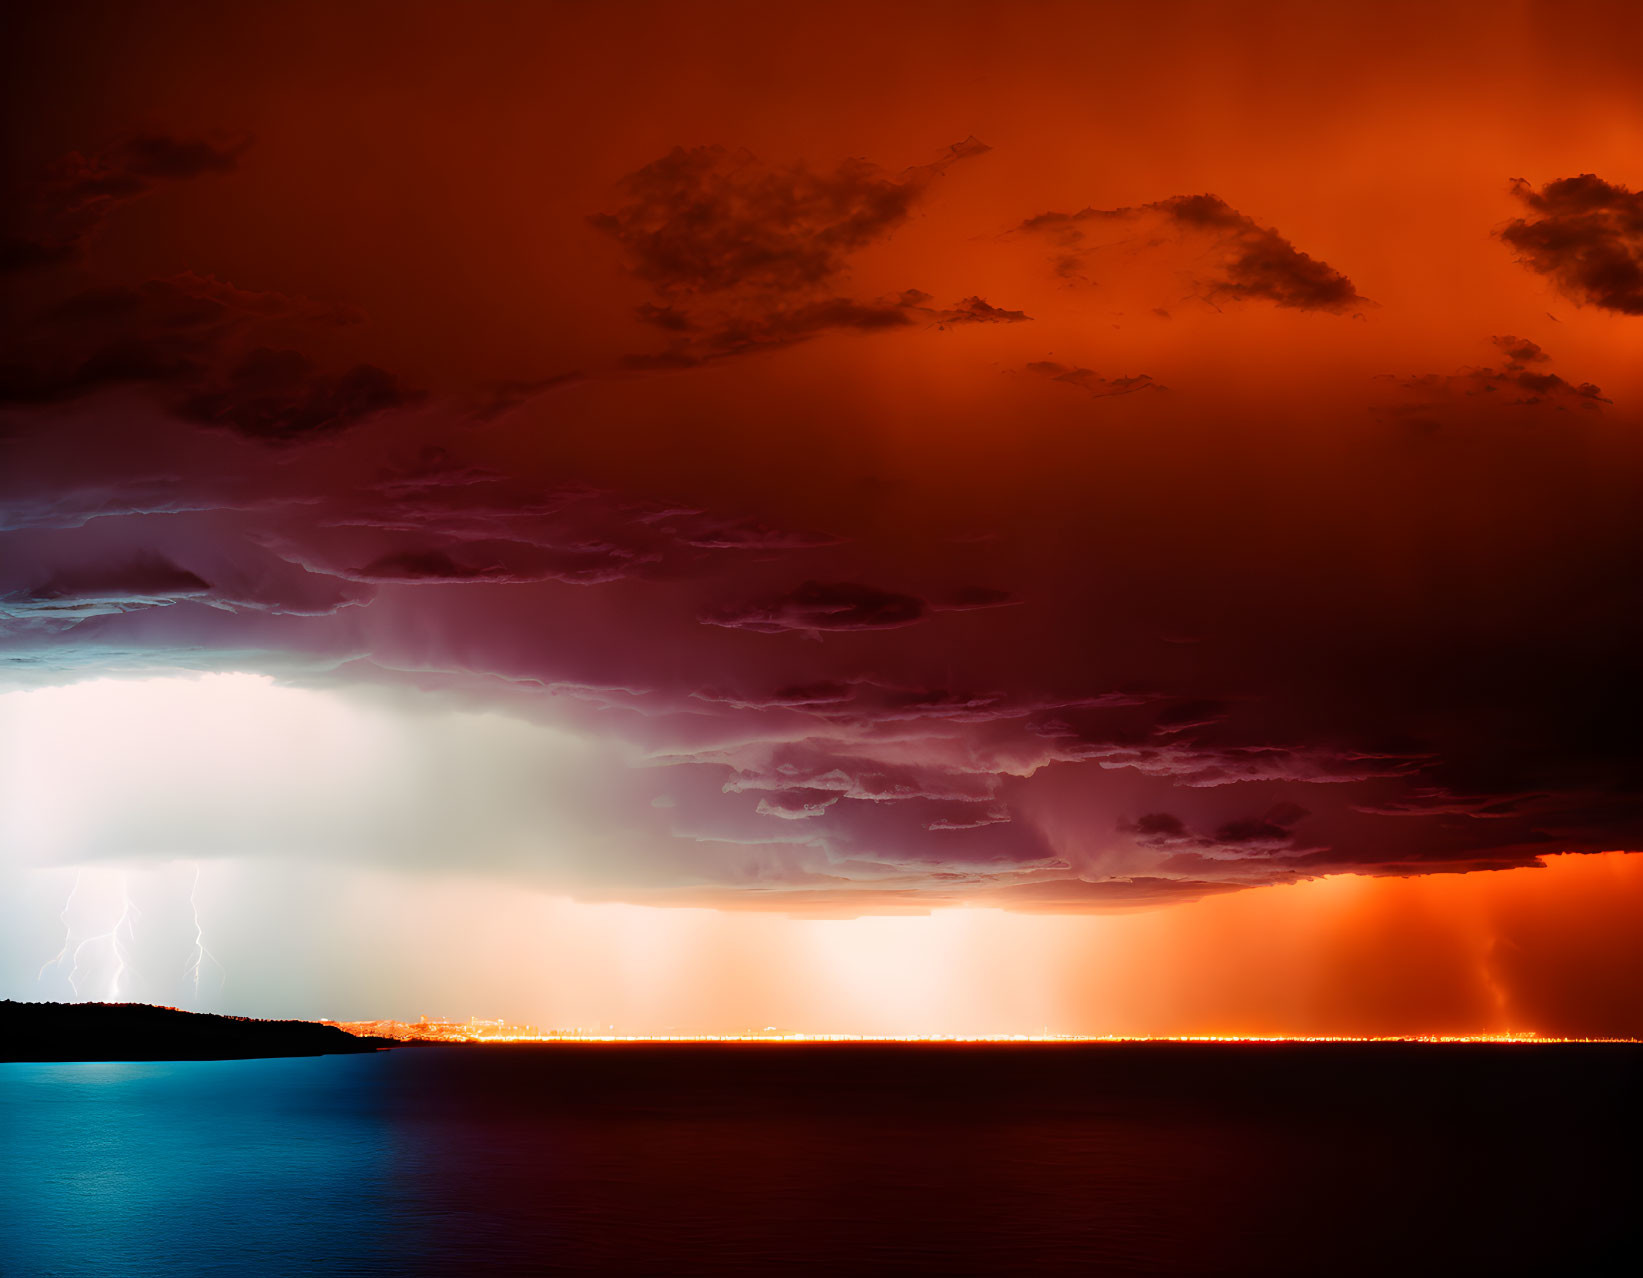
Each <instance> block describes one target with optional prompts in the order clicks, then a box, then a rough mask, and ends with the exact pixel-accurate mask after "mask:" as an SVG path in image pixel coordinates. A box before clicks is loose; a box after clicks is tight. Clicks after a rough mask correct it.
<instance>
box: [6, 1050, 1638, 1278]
mask: <svg viewBox="0 0 1643 1278" xmlns="http://www.w3.org/2000/svg"><path fill="white" fill-rule="evenodd" d="M1640 1085H1643V1048H1638V1047H1632V1046H1625V1045H1571V1046H1551V1045H1543V1046H1532V1047H1531V1046H1483V1045H1444V1046H1438V1045H1414V1044H1410V1045H1397V1044H1363V1045H1343V1044H1292V1045H1281V1046H1275V1045H1253V1044H1240V1045H1226V1046H1218V1045H1191V1044H1186V1045H1169V1044H1110V1045H1109V1044H1089V1045H1082V1044H1081V1045H1070V1044H1069V1045H1057V1044H1043V1045H1023V1046H976V1047H954V1046H935V1045H928V1046H921V1045H907V1046H869V1045H861V1044H848V1045H806V1046H769V1045H677V1046H649V1045H644V1046H636V1045H613V1046H534V1045H533V1046H482V1047H439V1046H424V1047H407V1048H402V1049H399V1050H396V1051H393V1052H386V1053H380V1054H376V1055H367V1056H334V1057H320V1058H313V1059H299V1060H256V1061H212V1062H189V1063H162V1064H151V1063H150V1064H47V1065H38V1064H5V1065H0V1273H4V1274H5V1275H7V1276H8V1278H10V1276H12V1275H16V1276H18V1278H22V1276H24V1275H30V1276H32V1275H48V1274H64V1275H67V1274H96V1275H110V1276H116V1275H151V1274H152V1275H167V1276H178V1278H180V1276H184V1275H195V1274H213V1275H242V1274H467V1273H476V1274H516V1273H517V1274H525V1273H555V1272H596V1271H604V1272H621V1273H638V1274H754V1273H759V1274H763V1273H814V1274H854V1273H863V1272H907V1273H912V1272H932V1273H942V1274H980V1273H991V1274H1022V1273H1049V1272H1078V1273H1109V1274H1224V1273H1249V1274H1275V1273H1284V1274H1339V1273H1400V1274H1411V1273H1414V1274H1418V1273H1428V1272H1438V1271H1441V1270H1449V1271H1457V1270H1458V1271H1460V1272H1462V1273H1484V1272H1494V1273H1500V1272H1526V1271H1534V1270H1539V1271H1541V1272H1545V1273H1551V1274H1576V1273H1628V1272H1631V1273H1635V1272H1639V1270H1638V1269H1635V1268H1632V1264H1633V1263H1635V1262H1636V1261H1637V1260H1638V1257H1639V1255H1640V1253H1643V1145H1640V1136H1643V1130H1640V1113H1643V1110H1640V1105H1643V1096H1640Z"/></svg>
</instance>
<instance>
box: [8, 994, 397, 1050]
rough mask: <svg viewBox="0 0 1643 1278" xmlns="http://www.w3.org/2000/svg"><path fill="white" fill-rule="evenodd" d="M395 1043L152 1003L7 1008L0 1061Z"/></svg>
mask: <svg viewBox="0 0 1643 1278" xmlns="http://www.w3.org/2000/svg"><path fill="white" fill-rule="evenodd" d="M393 1046H394V1043H393V1041H392V1040H391V1039H385V1038H367V1037H363V1036H360V1035H355V1034H350V1033H348V1032H347V1031H346V1030H340V1029H337V1028H336V1027H335V1026H333V1025H317V1024H315V1023H314V1022H312V1021H257V1020H251V1019H249V1018H248V1017H243V1016H215V1015H211V1014H209V1013H205V1012H184V1011H182V1010H180V1009H179V1008H175V1007H150V1006H149V1005H148V1004H146V1003H14V1002H12V1001H11V1000H10V999H6V1000H4V1001H0V1061H223V1060H246V1059H250V1058H252V1057H258V1056H330V1055H335V1054H341V1053H352V1052H376V1051H381V1050H383V1049H384V1048H389V1047H393Z"/></svg>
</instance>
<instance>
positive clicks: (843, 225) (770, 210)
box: [590, 138, 1025, 371]
mask: <svg viewBox="0 0 1643 1278" xmlns="http://www.w3.org/2000/svg"><path fill="white" fill-rule="evenodd" d="M987 149H988V148H987V147H986V146H985V145H984V144H983V143H981V142H978V141H976V140H975V139H974V138H967V139H965V140H964V141H963V142H960V143H958V144H956V145H954V146H952V147H949V148H948V149H947V150H946V151H945V152H944V153H943V154H942V155H941V156H939V157H938V158H937V159H935V160H934V161H932V162H931V163H929V164H924V165H918V166H916V167H914V168H910V169H907V170H905V171H904V172H902V173H900V174H891V173H887V172H885V171H884V170H882V169H880V168H879V167H878V166H877V165H874V164H871V163H869V162H868V161H866V160H860V159H852V160H845V161H843V162H841V163H840V164H838V165H837V166H835V167H834V168H833V169H832V170H830V171H818V170H814V169H811V168H809V167H808V166H806V165H802V164H797V165H788V166H779V165H770V164H766V163H764V162H763V161H761V160H759V159H758V158H757V157H755V156H753V155H751V154H750V153H748V152H746V151H738V152H731V151H728V150H726V149H725V148H723V147H694V148H690V149H686V148H682V147H680V148H675V149H674V150H673V151H671V152H669V153H668V154H667V155H665V156H663V157H662V158H661V159H659V160H655V161H653V162H652V163H650V164H647V165H646V166H645V167H644V168H642V169H640V170H639V171H638V172H636V173H634V174H632V175H630V176H629V177H628V178H627V179H626V180H625V181H624V182H623V183H622V193H623V195H625V196H626V203H624V204H622V205H621V206H620V207H618V208H616V209H614V210H612V211H610V212H605V213H598V214H595V215H594V216H593V217H592V218H591V219H590V221H591V223H592V225H593V226H594V227H595V228H596V229H598V230H600V231H602V232H603V233H605V234H606V235H608V236H609V237H611V239H613V240H614V241H615V242H616V243H617V244H618V245H619V246H620V247H621V248H622V250H623V252H624V254H625V256H626V258H627V261H628V265H629V268H630V269H631V270H632V272H633V274H634V275H635V276H636V277H637V278H638V279H640V280H642V281H644V282H645V283H646V284H648V285H649V286H650V287H651V289H652V290H653V291H654V298H653V299H652V300H650V301H647V302H644V303H642V304H641V305H640V306H639V307H638V309H637V317H638V318H639V320H640V321H642V322H643V323H645V324H646V325H648V326H650V327H652V328H655V329H658V330H660V331H661V332H663V333H666V334H668V335H669V341H668V343H667V346H666V348H665V349H664V350H661V351H653V352H646V353H640V354H633V355H629V356H627V357H626V358H625V359H624V360H623V361H622V364H623V367H626V368H628V369H632V370H638V371H654V370H666V369H685V368H693V367H696V366H697V365H700V364H702V363H705V362H707V361H709V360H715V359H722V358H725V357H727V356H733V355H739V354H744V353H747V352H751V351H756V350H763V349H772V348H777V347H781V346H787V345H791V344H793V343H795V342H801V341H805V340H807V339H809V338H811V337H814V336H817V335H818V334H821V333H824V332H838V331H842V332H856V333H876V332H883V331H886V330H891V329H896V328H903V327H906V326H908V325H910V324H913V323H914V322H915V321H916V319H917V318H918V317H919V314H920V311H921V310H923V309H924V303H925V302H927V301H928V300H929V298H928V297H927V296H926V295H924V294H921V293H917V292H916V291H915V292H911V293H907V294H903V295H902V296H901V297H899V298H891V299H886V300H879V301H861V300H858V299H855V298H852V297H849V296H847V295H845V294H843V293H842V292H841V291H840V285H841V283H842V282H843V280H844V277H845V275H846V273H847V271H848V268H849V264H850V261H851V259H852V257H853V256H854V255H855V254H856V253H857V252H859V251H860V250H861V249H864V248H866V247H867V246H868V245H870V244H873V243H875V242H877V241H879V240H882V239H883V238H885V237H886V236H888V235H889V234H890V233H891V232H892V231H894V230H895V229H896V228H897V227H899V226H901V225H902V224H903V223H905V222H906V221H907V219H908V218H909V217H910V216H911V214H912V212H913V209H914V208H915V207H916V206H917V205H918V204H919V202H920V201H922V200H923V199H924V198H925V196H926V195H927V194H928V192H929V190H930V189H931V187H932V186H933V185H934V183H935V182H936V181H937V179H939V178H940V177H941V176H942V175H943V174H944V173H946V171H947V170H948V168H950V167H951V166H952V165H954V164H956V163H958V162H960V161H962V160H967V159H970V158H972V157H974V156H977V155H980V154H982V153H984V152H985V151H986V150H987ZM945 314H948V315H950V316H951V317H952V318H951V319H950V320H949V322H954V323H976V322H1000V321H1005V320H1008V319H1011V318H1014V317H1015V315H1016V314H1019V313H1013V314H1012V313H1011V312H1007V311H1004V310H1001V309H998V308H994V307H991V306H989V305H988V304H987V303H986V302H984V301H982V299H980V298H979V297H972V298H967V299H965V300H964V301H963V302H961V303H959V304H958V306H956V307H954V308H952V310H951V311H950V312H947V313H945ZM1021 318H1025V316H1021Z"/></svg>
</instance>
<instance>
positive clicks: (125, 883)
mask: <svg viewBox="0 0 1643 1278" xmlns="http://www.w3.org/2000/svg"><path fill="white" fill-rule="evenodd" d="M130 888H131V881H130V878H129V877H128V876H126V875H123V874H122V875H121V876H120V905H121V909H120V917H119V920H118V921H117V922H116V923H115V924H114V931H112V932H111V933H109V935H110V937H111V938H112V939H113V943H114V976H113V979H111V980H110V981H109V983H108V1001H109V1002H110V1003H118V1002H119V1001H120V978H121V977H122V976H124V975H125V974H126V966H127V964H126V949H125V946H122V945H121V944H120V932H121V930H122V929H123V930H124V932H125V935H126V944H127V945H131V944H134V943H135V942H136V940H137V920H138V919H139V918H141V917H142V913H143V912H142V911H141V910H139V909H138V908H137V903H136V902H135V901H133V900H132V899H131V890H130Z"/></svg>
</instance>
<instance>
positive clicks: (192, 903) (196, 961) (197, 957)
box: [183, 861, 228, 999]
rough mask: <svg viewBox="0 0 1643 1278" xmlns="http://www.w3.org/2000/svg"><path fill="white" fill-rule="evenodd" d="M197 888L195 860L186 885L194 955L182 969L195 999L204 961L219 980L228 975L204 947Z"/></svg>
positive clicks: (214, 956) (197, 994)
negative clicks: (192, 874)
mask: <svg viewBox="0 0 1643 1278" xmlns="http://www.w3.org/2000/svg"><path fill="white" fill-rule="evenodd" d="M199 890H200V865H199V862H197V861H196V862H195V863H194V880H193V882H192V883H190V884H189V887H188V908H189V911H190V913H191V914H192V915H193V918H194V956H193V958H192V959H191V960H190V961H189V964H188V966H187V967H185V968H184V969H183V976H184V977H185V978H186V979H188V980H191V981H193V982H194V997H195V998H196V999H197V998H198V997H199V995H200V976H201V973H202V969H203V968H204V967H205V964H206V963H208V962H209V963H210V964H211V965H212V966H213V967H215V968H216V969H217V976H218V980H219V981H222V980H224V979H226V978H227V975H228V973H227V971H226V970H225V969H224V968H223V965H222V963H221V962H220V961H219V960H218V958H217V956H216V955H215V954H213V953H212V952H211V951H210V950H208V949H207V948H206V945H205V927H204V925H203V924H202V923H201V922H200V903H199V900H198V893H199Z"/></svg>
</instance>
